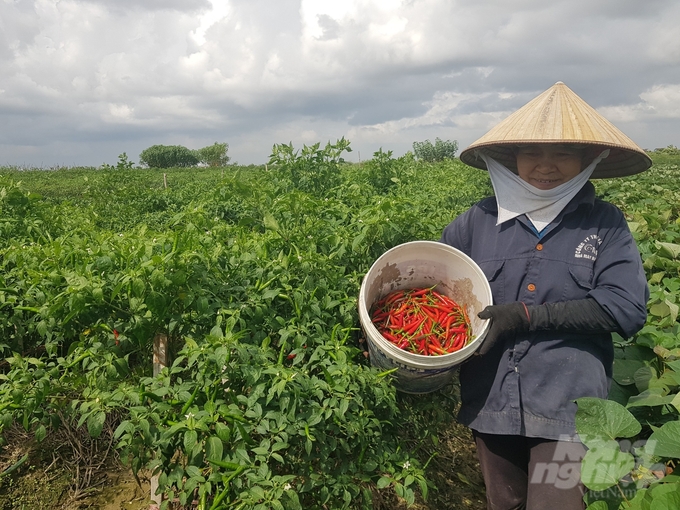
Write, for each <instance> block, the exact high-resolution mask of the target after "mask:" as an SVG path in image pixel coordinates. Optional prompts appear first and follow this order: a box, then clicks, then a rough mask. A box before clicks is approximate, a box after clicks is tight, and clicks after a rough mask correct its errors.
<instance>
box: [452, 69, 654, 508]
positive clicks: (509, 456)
mask: <svg viewBox="0 0 680 510" xmlns="http://www.w3.org/2000/svg"><path fill="white" fill-rule="evenodd" d="M461 159H462V160H463V162H465V163H467V164H469V165H472V166H475V167H477V168H480V169H485V170H488V171H489V174H490V178H491V182H492V184H493V187H494V191H495V197H491V198H487V199H485V200H482V201H481V202H479V203H477V204H476V205H474V206H473V207H471V208H470V209H469V210H468V211H466V212H465V213H463V214H462V215H460V216H459V217H458V218H456V219H455V220H454V221H453V222H452V223H451V224H450V225H448V226H447V227H446V229H445V230H444V232H443V234H442V242H444V243H446V244H449V245H451V246H454V247H455V248H458V249H459V250H461V251H463V252H464V253H466V254H467V255H469V256H470V257H472V259H474V260H475V261H476V262H477V264H478V265H479V266H480V267H481V268H482V270H483V271H484V273H485V274H486V276H487V278H488V280H489V283H490V286H491V290H492V293H493V299H494V305H493V306H489V307H487V308H486V309H484V310H483V311H482V312H480V314H479V317H480V318H482V319H490V321H491V322H490V326H489V331H488V334H487V336H486V337H485V339H484V341H483V343H482V345H481V347H480V348H479V350H478V352H477V355H476V356H474V357H472V358H470V360H469V361H468V362H466V363H465V364H463V366H462V367H461V369H460V384H461V399H462V406H461V410H460V413H459V416H458V418H459V420H460V421H461V422H462V423H463V424H465V425H467V426H469V427H470V428H471V429H472V431H473V435H474V437H475V442H476V445H477V452H478V457H479V461H480V465H481V469H482V472H483V475H484V480H485V484H486V490H487V505H488V508H490V509H494V510H497V509H503V510H504V509H514V508H528V509H532V510H539V509H540V510H544V509H548V508H560V510H568V509H572V508H574V509H576V508H578V509H582V508H584V504H583V487H582V485H581V483H580V460H581V458H582V456H583V454H584V451H585V450H584V447H583V445H582V444H581V443H580V442H579V440H578V437H577V436H576V431H575V425H574V417H575V413H576V409H577V407H576V404H575V403H574V400H575V399H577V398H580V397H586V396H588V397H599V398H606V397H607V393H608V388H609V381H610V378H611V373H612V363H613V356H614V352H613V344H612V340H611V333H612V332H617V333H619V334H620V335H622V336H624V337H630V336H632V335H634V334H635V333H636V332H637V331H639V330H640V328H642V326H643V325H644V323H645V320H646V316H647V313H646V303H647V299H648V297H649V290H648V287H647V282H646V279H645V274H644V271H643V268H642V263H641V259H640V254H639V252H638V250H637V247H636V245H635V243H634V241H633V238H632V236H631V234H630V231H629V229H628V227H627V224H626V221H625V218H624V216H623V214H622V213H621V211H620V210H619V209H618V208H616V207H615V206H614V205H612V204H609V203H606V202H603V201H601V200H599V199H596V198H595V190H594V187H593V185H592V184H591V183H590V182H589V179H590V178H597V177H617V176H623V175H631V174H634V173H637V172H642V171H644V170H646V169H647V168H649V167H650V166H651V160H650V158H649V157H648V156H647V155H646V154H645V153H644V151H643V150H641V149H640V148H639V147H637V145H635V144H634V143H633V142H632V141H631V140H630V139H629V138H627V137H626V136H625V135H624V134H623V133H621V132H620V131H619V130H618V129H616V128H615V127H614V126H613V125H611V124H610V123H609V122H608V121H606V120H605V119H604V118H602V117H601V116H600V115H599V114H598V113H597V112H596V111H595V110H594V109H593V108H591V107H590V106H588V105H587V104H586V103H585V102H584V101H583V100H581V99H580V98H579V97H578V96H577V95H576V94H574V93H573V92H572V91H571V90H570V89H568V88H567V87H566V86H565V85H564V84H563V83H561V82H558V83H557V84H555V85H554V86H553V87H551V88H550V89H549V90H547V91H546V92H544V93H543V94H541V95H540V96H538V97H537V98H535V99H534V100H532V101H531V102H529V103H528V104H527V105H525V106H524V107H523V108H521V109H520V110H518V111H517V112H515V113H514V114H512V115H511V116H510V117H508V118H507V119H505V120H504V121H503V122H501V123H500V124H499V125H498V126H496V127H495V128H494V129H492V130H491V131H490V132H489V133H487V134H486V135H485V136H484V137H482V138H480V139H479V140H478V141H476V142H475V143H473V144H472V145H471V146H470V147H469V148H467V149H466V150H465V151H463V152H462V153H461Z"/></svg>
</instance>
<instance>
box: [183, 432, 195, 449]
mask: <svg viewBox="0 0 680 510" xmlns="http://www.w3.org/2000/svg"><path fill="white" fill-rule="evenodd" d="M197 441H198V434H197V433H196V431H195V430H187V431H186V432H185V433H184V451H185V452H190V451H191V450H192V449H193V447H194V446H196V442H197Z"/></svg>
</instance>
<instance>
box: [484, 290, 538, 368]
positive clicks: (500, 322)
mask: <svg viewBox="0 0 680 510" xmlns="http://www.w3.org/2000/svg"><path fill="white" fill-rule="evenodd" d="M477 317H479V318H480V319H491V324H490V325H489V330H488V331H487V332H486V336H485V337H484V340H483V341H482V345H481V346H480V347H479V349H477V352H476V353H475V354H479V355H480V356H484V355H485V354H486V353H487V352H489V351H490V350H491V348H492V347H493V346H494V345H495V344H496V342H498V341H499V340H501V341H506V340H509V339H512V340H514V339H515V337H516V336H517V333H526V332H528V331H529V323H530V316H529V311H528V310H527V307H526V306H525V305H524V303H522V302H520V301H515V302H512V303H507V304H504V305H492V306H487V307H486V308H484V310H482V311H481V312H479V313H478V314H477Z"/></svg>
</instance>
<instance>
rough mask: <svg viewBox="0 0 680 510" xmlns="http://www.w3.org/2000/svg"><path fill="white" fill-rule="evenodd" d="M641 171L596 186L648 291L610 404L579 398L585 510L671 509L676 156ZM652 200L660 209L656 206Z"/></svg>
mask: <svg viewBox="0 0 680 510" xmlns="http://www.w3.org/2000/svg"><path fill="white" fill-rule="evenodd" d="M652 158H653V159H654V161H655V165H654V167H653V168H652V169H651V170H649V171H648V172H646V173H643V174H640V175H637V176H634V177H630V178H625V179H612V180H601V181H597V182H596V186H597V189H598V192H599V194H600V195H601V196H603V197H604V198H605V199H607V200H610V201H612V202H614V203H616V204H617V205H618V206H619V207H621V208H622V209H623V211H624V212H625V213H626V216H627V219H628V224H629V226H630V229H631V231H632V232H633V236H634V237H635V239H636V242H637V244H638V247H639V249H640V252H641V256H642V262H643V267H644V268H645V271H646V274H647V281H648V283H649V287H650V300H649V302H648V310H649V315H648V320H647V324H646V325H645V327H644V328H643V329H642V330H641V331H640V332H639V333H638V334H637V335H636V336H635V337H634V338H632V339H629V340H623V339H621V338H618V339H617V341H616V343H615V345H616V350H615V360H614V372H613V381H612V386H611V391H610V396H609V398H610V399H611V400H610V401H598V400H597V399H580V400H579V401H578V404H579V410H578V413H577V432H578V433H579V435H580V436H581V437H582V438H583V439H584V442H585V444H586V445H587V446H588V448H589V451H588V453H587V455H586V458H585V459H584V461H583V473H582V475H583V476H582V477H583V481H584V483H585V485H586V486H587V487H588V488H590V489H591V491H590V492H589V493H588V495H587V502H588V503H589V504H590V506H589V507H588V508H589V509H590V508H592V509H597V508H602V509H609V510H615V509H629V508H630V509H646V508H675V506H677V504H676V498H678V496H679V495H680V478H678V477H677V476H676V475H674V474H673V475H670V476H666V475H667V470H672V468H673V467H674V466H675V465H677V462H678V460H679V459H680V444H679V443H678V440H677V437H678V434H680V429H679V427H680V362H678V359H680V326H679V325H678V322H677V319H678V311H679V309H680V219H679V213H680V210H679V208H678V206H677V204H678V203H679V202H678V199H679V198H680V188H679V187H678V184H677V178H676V174H677V169H678V162H679V161H678V159H679V158H678V157H677V156H674V157H670V159H669V155H667V154H653V155H652ZM659 203H663V204H665V205H664V207H663V208H660V207H659V206H658V204H659Z"/></svg>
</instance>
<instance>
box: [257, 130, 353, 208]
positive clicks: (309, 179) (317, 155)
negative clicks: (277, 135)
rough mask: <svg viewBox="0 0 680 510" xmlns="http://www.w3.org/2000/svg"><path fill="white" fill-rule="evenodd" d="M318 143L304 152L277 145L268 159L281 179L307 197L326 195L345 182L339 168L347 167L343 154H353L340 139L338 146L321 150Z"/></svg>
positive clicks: (328, 145) (347, 143)
mask: <svg viewBox="0 0 680 510" xmlns="http://www.w3.org/2000/svg"><path fill="white" fill-rule="evenodd" d="M320 146H321V145H320V144H319V143H315V144H314V145H311V146H307V145H304V146H303V147H302V152H301V153H299V151H296V150H295V149H293V144H292V143H290V144H288V145H285V144H276V145H274V147H273V148H272V154H271V156H270V157H269V165H273V166H274V169H275V171H276V172H277V174H278V177H279V178H280V179H282V180H284V181H287V182H288V183H289V185H290V186H292V187H294V188H297V189H300V190H302V191H305V192H307V193H317V194H324V193H325V192H326V191H328V190H330V189H331V188H334V187H336V186H338V185H339V184H340V183H341V182H342V177H341V175H340V164H342V163H344V159H343V158H342V153H343V152H345V151H346V152H352V149H351V148H350V142H349V140H345V138H344V137H343V138H341V139H340V140H337V141H336V142H335V144H331V143H330V142H328V143H327V144H326V146H325V147H324V148H323V149H321V148H320Z"/></svg>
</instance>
